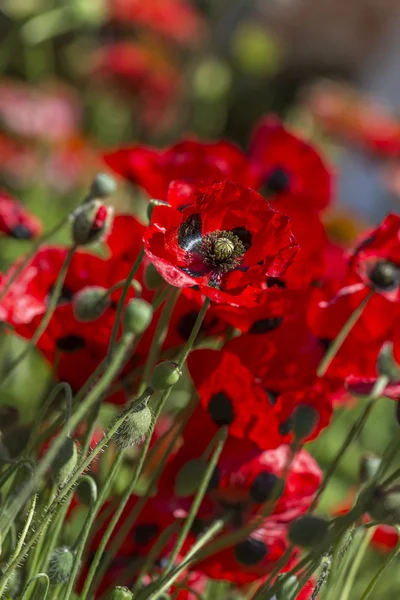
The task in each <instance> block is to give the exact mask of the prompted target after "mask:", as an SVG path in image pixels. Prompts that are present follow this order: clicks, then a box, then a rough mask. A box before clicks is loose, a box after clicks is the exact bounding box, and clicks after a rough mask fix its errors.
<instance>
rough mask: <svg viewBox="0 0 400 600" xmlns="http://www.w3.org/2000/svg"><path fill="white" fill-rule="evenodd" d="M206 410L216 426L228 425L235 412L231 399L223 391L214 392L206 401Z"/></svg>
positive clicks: (231, 421)
mask: <svg viewBox="0 0 400 600" xmlns="http://www.w3.org/2000/svg"><path fill="white" fill-rule="evenodd" d="M208 412H209V413H210V416H211V418H212V420H213V421H214V423H215V424H216V425H218V427H222V425H230V424H231V423H233V420H234V418H235V413H234V411H233V405H232V400H231V399H230V398H228V396H227V395H226V394H224V392H219V393H218V394H214V396H212V397H211V398H210V401H209V403H208Z"/></svg>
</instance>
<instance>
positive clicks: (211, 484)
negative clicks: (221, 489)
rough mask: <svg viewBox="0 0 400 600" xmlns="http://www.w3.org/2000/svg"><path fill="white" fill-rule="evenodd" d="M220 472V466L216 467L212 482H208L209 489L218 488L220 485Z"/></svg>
mask: <svg viewBox="0 0 400 600" xmlns="http://www.w3.org/2000/svg"><path fill="white" fill-rule="evenodd" d="M219 480H220V473H219V469H218V467H215V469H214V471H213V474H212V475H211V479H210V482H209V484H208V491H211V490H216V489H217V488H218V486H219Z"/></svg>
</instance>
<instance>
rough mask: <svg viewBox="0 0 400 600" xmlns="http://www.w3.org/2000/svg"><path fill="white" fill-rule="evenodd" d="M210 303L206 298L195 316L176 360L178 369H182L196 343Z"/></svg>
mask: <svg viewBox="0 0 400 600" xmlns="http://www.w3.org/2000/svg"><path fill="white" fill-rule="evenodd" d="M210 302H211V300H210V298H206V299H205V300H204V302H203V306H202V307H201V309H200V312H199V314H198V315H197V319H196V322H195V324H194V326H193V329H192V331H191V333H190V336H189V339H188V340H187V342H186V344H185V346H184V348H183V350H182V354H181V356H180V358H179V360H178V367H179V368H180V369H182V367H183V365H184V363H185V362H186V359H187V357H188V356H189V353H190V351H191V349H192V348H193V344H194V342H195V341H196V338H197V336H198V335H199V331H200V328H201V326H202V323H203V321H204V317H205V316H206V312H207V309H208V307H209V306H210Z"/></svg>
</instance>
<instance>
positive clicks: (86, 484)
mask: <svg viewBox="0 0 400 600" xmlns="http://www.w3.org/2000/svg"><path fill="white" fill-rule="evenodd" d="M77 494H78V498H79V500H80V501H81V502H82V504H85V505H86V506H91V505H92V504H94V503H95V502H96V500H97V485H96V482H95V480H94V479H93V477H90V475H85V476H84V477H82V479H81V480H80V482H79V484H78V488H77Z"/></svg>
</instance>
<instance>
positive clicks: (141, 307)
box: [124, 298, 153, 335]
mask: <svg viewBox="0 0 400 600" xmlns="http://www.w3.org/2000/svg"><path fill="white" fill-rule="evenodd" d="M152 318H153V307H152V306H151V304H149V303H148V302H146V300H142V299H141V298H135V299H133V300H130V301H129V302H128V304H127V306H126V308H125V313H124V330H125V331H126V332H129V333H134V334H135V335H139V334H141V333H143V332H144V331H146V329H147V328H148V326H149V325H150V323H151V320H152Z"/></svg>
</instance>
